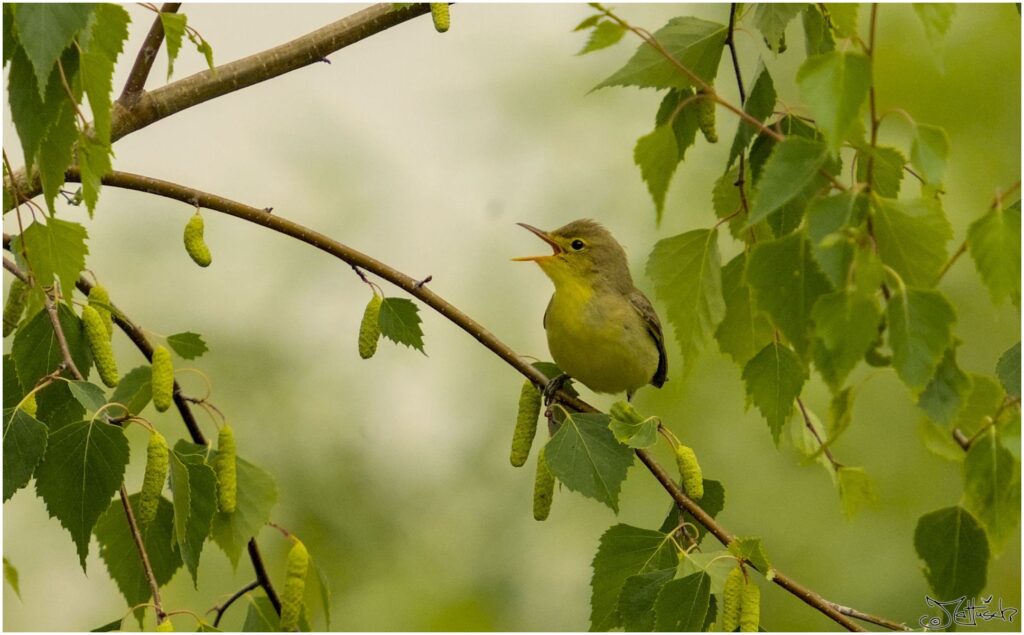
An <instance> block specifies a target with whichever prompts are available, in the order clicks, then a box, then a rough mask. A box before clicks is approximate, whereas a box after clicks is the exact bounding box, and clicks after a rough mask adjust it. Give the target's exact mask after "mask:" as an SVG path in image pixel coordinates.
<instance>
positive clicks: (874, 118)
mask: <svg viewBox="0 0 1024 635" xmlns="http://www.w3.org/2000/svg"><path fill="white" fill-rule="evenodd" d="M877 26H878V3H877V2H872V3H871V22H870V27H869V28H868V45H867V56H868V65H869V66H870V67H871V85H870V87H869V89H868V102H869V105H870V108H871V153H870V154H868V164H867V166H866V167H865V168H864V174H865V177H866V179H867V184H866V185H865V188H866V190H867V191H868V192H870V191H871V189H872V184H873V183H874V174H875V148H877V147H878V126H879V123H880V122H879V120H878V110H877V108H876V106H875V72H874V66H875V30H876V28H877Z"/></svg>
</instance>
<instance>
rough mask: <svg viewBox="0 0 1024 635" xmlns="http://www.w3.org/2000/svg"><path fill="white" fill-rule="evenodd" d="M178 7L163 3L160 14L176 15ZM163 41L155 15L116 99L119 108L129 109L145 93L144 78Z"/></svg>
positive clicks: (161, 31)
mask: <svg viewBox="0 0 1024 635" xmlns="http://www.w3.org/2000/svg"><path fill="white" fill-rule="evenodd" d="M179 7H181V3H180V2H165V3H164V6H162V7H160V13H177V12H178V8H179ZM163 41H164V24H163V21H161V20H160V16H159V15H157V16H156V18H154V19H153V26H151V27H149V33H147V34H146V39H145V41H143V43H142V46H141V47H140V48H139V54H138V55H137V56H136V57H135V64H134V65H133V66H132V70H131V71H130V72H129V73H128V81H126V82H125V84H124V90H122V91H121V96H120V97H118V98H117V101H118V103H120V104H121V107H123V108H131V107H132V106H134V105H135V103H136V102H137V101H138V100H139V97H140V96H141V95H142V93H143V92H145V89H146V78H148V77H149V71H150V69H152V68H153V61H154V60H156V54H157V53H159V52H160V44H161V43H162V42H163Z"/></svg>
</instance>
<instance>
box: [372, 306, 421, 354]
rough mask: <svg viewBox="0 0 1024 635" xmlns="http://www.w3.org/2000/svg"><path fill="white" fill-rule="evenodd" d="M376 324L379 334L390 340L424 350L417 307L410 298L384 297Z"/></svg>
mask: <svg viewBox="0 0 1024 635" xmlns="http://www.w3.org/2000/svg"><path fill="white" fill-rule="evenodd" d="M377 324H378V326H379V327H380V334H381V335H383V336H384V337H386V338H388V339H389V340H391V341H392V342H394V343H396V344H404V345H405V346H409V347H411V348H415V349H416V350H418V351H419V352H421V353H423V352H424V351H423V330H422V329H420V316H419V307H417V306H416V305H415V304H414V303H413V301H412V300H407V299H405V298H384V300H383V302H381V304H380V315H379V317H378V318H377ZM424 354H425V353H424Z"/></svg>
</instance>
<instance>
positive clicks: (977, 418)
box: [953, 373, 1004, 437]
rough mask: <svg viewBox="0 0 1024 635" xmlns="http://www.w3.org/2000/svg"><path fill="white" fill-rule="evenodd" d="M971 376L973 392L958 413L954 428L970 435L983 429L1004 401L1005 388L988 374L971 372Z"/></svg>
mask: <svg viewBox="0 0 1024 635" xmlns="http://www.w3.org/2000/svg"><path fill="white" fill-rule="evenodd" d="M969 375H970V378H971V392H970V394H969V395H968V397H967V403H966V404H965V405H964V407H963V408H961V409H960V412H959V413H957V417H956V421H954V422H953V427H954V428H959V429H960V431H961V432H963V433H964V434H965V435H967V436H968V437H971V436H974V434H975V433H976V432H977V431H978V430H980V429H981V426H982V425H983V424H986V423H987V422H988V418H989V417H991V416H992V415H993V414H994V413H995V411H996V409H997V408H999V405H1000V404H1001V403H1002V402H1003V397H1004V394H1003V389H1002V388H1001V387H1000V386H999V383H998V382H996V380H995V379H993V378H992V377H989V376H988V375H980V374H978V373H969Z"/></svg>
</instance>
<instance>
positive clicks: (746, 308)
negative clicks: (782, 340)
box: [715, 253, 772, 368]
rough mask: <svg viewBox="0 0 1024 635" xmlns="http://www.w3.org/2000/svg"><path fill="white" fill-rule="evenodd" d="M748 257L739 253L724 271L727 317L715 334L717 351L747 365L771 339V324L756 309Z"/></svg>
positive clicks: (740, 363) (723, 281)
mask: <svg viewBox="0 0 1024 635" xmlns="http://www.w3.org/2000/svg"><path fill="white" fill-rule="evenodd" d="M746 269H747V255H746V253H740V254H739V255H738V256H736V257H735V258H733V259H732V260H730V261H729V264H727V265H725V268H724V269H722V295H723V296H724V298H725V317H723V318H722V322H721V323H720V324H719V325H718V329H717V330H716V331H715V339H717V340H718V348H719V349H721V351H722V352H723V353H725V354H726V355H728V356H729V357H731V358H732V359H733V361H735V362H736V363H737V364H739V366H740V368H742V367H743V366H745V365H746V363H747V362H748V361H750V358H752V357H753V356H754V355H756V354H757V352H758V351H760V350H761V349H762V348H764V346H765V344H767V343H768V342H770V341H771V339H772V325H771V323H769V322H768V319H767V318H766V317H765V316H764V314H763V313H761V312H760V311H758V309H757V307H755V306H754V299H753V295H752V293H753V292H752V290H751V288H750V285H748V284H747V281H746V277H745V274H746Z"/></svg>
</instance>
